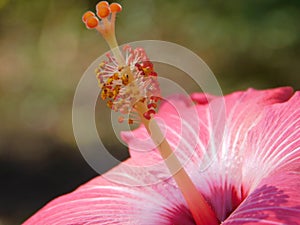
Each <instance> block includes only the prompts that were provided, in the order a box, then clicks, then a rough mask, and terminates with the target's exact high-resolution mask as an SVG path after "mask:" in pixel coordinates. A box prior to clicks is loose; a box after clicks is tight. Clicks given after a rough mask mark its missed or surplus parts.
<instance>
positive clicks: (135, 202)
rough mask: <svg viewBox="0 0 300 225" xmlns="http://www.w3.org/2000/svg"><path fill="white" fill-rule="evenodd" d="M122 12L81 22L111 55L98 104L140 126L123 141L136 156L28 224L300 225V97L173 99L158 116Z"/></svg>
mask: <svg viewBox="0 0 300 225" xmlns="http://www.w3.org/2000/svg"><path fill="white" fill-rule="evenodd" d="M121 9H122V8H121V6H120V5H119V4H116V3H112V4H111V5H109V4H108V3H107V2H100V3H98V5H97V15H98V17H99V18H101V22H99V20H98V18H97V17H96V16H95V14H94V13H92V12H90V11H89V12H87V13H86V14H84V16H83V21H84V22H85V24H86V26H87V27H88V28H91V29H96V30H98V31H99V32H100V33H101V34H102V35H103V36H104V38H105V39H106V41H107V42H108V44H109V46H110V47H111V48H112V53H113V55H108V60H107V61H103V62H102V63H101V64H100V65H99V68H98V69H97V70H96V74H97V79H98V82H99V86H100V88H101V98H102V99H103V100H105V101H106V102H107V105H108V107H110V108H111V109H112V110H114V111H118V112H120V113H121V114H125V115H126V114H132V113H133V114H136V117H134V118H137V117H138V118H139V119H138V120H137V119H133V118H128V120H127V122H128V123H129V124H132V123H135V122H142V125H141V126H140V127H139V128H138V129H136V130H134V131H133V132H131V131H128V132H123V133H122V138H123V139H124V141H125V142H127V144H128V146H129V151H130V155H131V157H130V158H129V159H128V160H126V161H124V162H123V163H121V164H120V165H118V166H116V167H115V168H113V169H112V170H110V171H108V172H107V173H105V174H103V175H101V176H98V177H96V178H94V179H93V180H91V181H90V182H88V183H86V184H84V185H82V186H81V187H79V188H78V189H76V190H75V191H74V192H72V193H70V194H67V195H64V196H61V197H59V198H57V199H55V200H53V201H52V202H50V203H48V204H47V205H46V206H45V207H44V208H42V209H41V210H40V211H38V212H37V213H36V214H35V215H33V216H32V217H31V218H29V219H28V220H27V221H25V223H24V224H25V225H30V224H35V225H36V224H37V225H38V224H43V225H44V224H49V225H50V224H51V225H53V224H78V225H79V224H119V225H126V224H133V225H135V224H136V225H154V224H155V225H203V224H210V225H215V224H287V225H290V224H300V218H299V216H298V215H299V214H300V195H299V192H298V190H299V188H300V179H299V178H300V169H299V168H300V132H299V131H300V92H296V93H294V92H293V90H292V89H291V88H289V87H284V88H277V89H272V90H264V91H257V90H254V89H249V90H247V91H241V92H235V93H233V94H230V95H227V96H225V97H223V96H219V97H218V96H211V95H207V94H203V93H195V94H193V95H191V97H185V96H182V95H175V96H173V97H170V98H168V99H165V100H164V101H163V103H162V105H161V107H160V109H159V110H157V102H158V101H159V100H160V99H161V97H160V92H159V85H158V81H157V74H156V73H155V72H154V67H153V64H152V63H151V62H150V61H149V59H148V57H147V55H146V53H145V52H144V51H143V50H142V49H135V50H134V49H132V48H130V47H126V49H125V52H126V56H125V57H123V55H122V53H121V52H120V50H119V49H118V47H117V46H118V45H117V42H116V39H115V36H114V21H115V16H116V13H117V12H120V11H121ZM191 100H192V101H191ZM219 103H222V104H221V105H220V108H219V111H217V112H212V108H214V107H212V106H216V105H218V104H219ZM222 105H224V107H221V106H222ZM214 109H215V108H214ZM157 111H158V112H157ZM119 121H120V122H124V121H125V119H124V117H123V116H122V117H120V119H119Z"/></svg>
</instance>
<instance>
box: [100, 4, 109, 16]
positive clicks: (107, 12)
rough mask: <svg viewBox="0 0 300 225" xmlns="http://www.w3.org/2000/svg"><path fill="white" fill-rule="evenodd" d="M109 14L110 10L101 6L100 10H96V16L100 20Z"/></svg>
mask: <svg viewBox="0 0 300 225" xmlns="http://www.w3.org/2000/svg"><path fill="white" fill-rule="evenodd" d="M109 14H110V8H109V7H107V6H102V7H100V8H98V9H97V15H98V16H99V17H100V18H105V17H107V16H108V15H109Z"/></svg>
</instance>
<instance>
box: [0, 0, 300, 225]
mask: <svg viewBox="0 0 300 225" xmlns="http://www.w3.org/2000/svg"><path fill="white" fill-rule="evenodd" d="M96 3H97V1H88V0H86V1H78V0H76V1H75V0H68V1H61V0H48V1H47V0H45V1H40V0H27V1H24V0H0V62H1V65H0V109H1V110H0V116H1V126H0V182H1V186H0V225H11V224H20V223H21V222H22V221H24V220H25V219H26V218H27V217H29V216H30V215H31V214H33V213H34V212H35V211H36V210H37V209H38V208H40V207H41V206H42V205H44V204H45V203H46V202H48V201H49V200H50V199H52V198H54V197H55V196H58V195H61V194H63V193H67V192H69V191H71V190H73V189H74V188H75V187H77V186H78V185H80V184H81V183H83V182H85V181H87V180H89V179H90V178H92V177H94V176H95V175H96V173H95V172H94V171H93V170H92V169H91V168H89V166H88V165H87V163H86V162H85V161H84V160H83V159H82V157H81V155H80V152H79V151H78V149H77V147H76V143H75V140H74V137H73V132H72V121H71V113H72V112H71V110H72V100H73V95H74V91H75V88H76V85H77V83H78V81H79V79H80V77H81V76H82V74H83V72H84V71H85V69H86V68H87V67H88V66H89V64H90V63H91V62H92V61H94V59H96V58H97V57H98V56H99V55H101V54H102V53H103V52H105V51H107V50H108V48H107V46H106V44H105V43H104V41H103V40H102V38H101V37H99V35H97V34H96V33H95V32H93V31H87V30H86V29H85V26H84V25H83V24H82V22H81V16H82V14H83V13H84V12H85V11H86V10H89V9H90V10H94V6H95V5H96ZM120 3H121V4H122V5H123V9H124V10H123V12H122V13H120V15H119V16H118V21H117V34H118V40H119V41H120V44H123V43H126V42H131V41H137V40H143V39H158V40H164V41H170V42H175V43H177V44H180V45H183V46H185V47H187V48H189V49H191V50H193V51H194V52H196V53H197V54H198V55H199V56H200V57H201V58H202V59H203V60H204V61H205V62H206V63H207V64H208V65H209V66H210V68H211V69H212V70H213V72H214V74H215V75H216V77H217V79H218V81H219V83H220V85H221V87H222V90H223V91H224V93H225V94H226V93H230V92H232V91H235V90H240V89H246V88H248V87H254V88H258V89H263V88H271V87H277V86H285V85H289V86H292V87H294V88H295V89H299V88H300V76H299V71H300V63H299V60H300V51H299V50H300V26H299V21H300V1H299V0H290V1H289V0H288V1H282V0H244V1H240V0H232V1H208V0H207V1H203V0H188V1H183V0H181V1H179V0H161V1H159V0H141V1H137V0H136V1H134V0H123V1H120ZM95 82H96V81H95ZM190 91H196V90H190ZM99 107H100V110H102V108H103V106H99ZM103 110H105V109H104V108H103ZM98 111H99V110H98ZM106 112H107V111H106ZM107 115H108V114H107ZM99 126H100V128H99V129H100V130H101V124H100V125H99ZM103 135H104V139H105V140H106V145H107V146H108V148H110V149H112V150H115V151H114V152H115V154H116V157H118V158H120V159H124V158H126V157H127V152H126V150H124V147H123V148H121V147H120V144H119V143H117V142H115V141H114V139H113V138H110V137H111V134H110V132H104V134H103ZM120 149H121V150H120Z"/></svg>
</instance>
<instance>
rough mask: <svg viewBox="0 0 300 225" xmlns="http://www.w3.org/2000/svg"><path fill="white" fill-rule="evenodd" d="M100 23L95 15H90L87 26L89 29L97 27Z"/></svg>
mask: <svg viewBox="0 0 300 225" xmlns="http://www.w3.org/2000/svg"><path fill="white" fill-rule="evenodd" d="M98 24H99V20H98V19H97V18H96V17H95V16H90V17H88V18H87V21H86V27H87V28H89V29H93V28H95V27H97V26H98Z"/></svg>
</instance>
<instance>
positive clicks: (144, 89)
mask: <svg viewBox="0 0 300 225" xmlns="http://www.w3.org/2000/svg"><path fill="white" fill-rule="evenodd" d="M121 10H122V7H121V6H120V5H119V4H117V3H112V4H110V5H109V4H108V2H106V1H101V2H99V3H98V4H97V6H96V11H97V16H98V18H100V19H101V21H99V19H98V18H97V17H96V15H95V14H94V13H93V12H91V11H88V12H86V13H85V14H84V15H83V17H82V20H83V22H84V23H85V24H86V26H87V28H88V29H96V30H97V31H98V32H99V33H100V34H101V35H102V36H103V37H104V39H105V40H106V42H107V43H108V45H109V47H110V48H111V51H112V55H110V54H108V55H107V60H106V61H103V62H102V63H101V64H100V65H99V67H98V68H97V69H96V74H97V79H98V83H99V86H100V88H101V98H102V99H103V100H105V101H106V103H107V105H108V107H110V108H111V109H112V110H114V111H118V112H120V113H121V114H124V115H125V114H128V113H130V112H133V113H134V114H136V115H137V118H139V119H132V118H129V119H128V123H129V124H132V123H134V122H135V121H136V122H138V121H140V122H142V123H143V124H144V126H145V128H146V129H147V131H148V133H149V135H150V136H151V138H152V140H153V142H154V144H156V146H157V149H158V151H159V152H160V154H161V156H162V158H163V159H164V161H165V164H166V166H167V167H168V169H169V171H170V173H171V174H172V176H173V178H174V180H175V181H176V183H177V186H178V188H179V189H180V191H181V193H182V195H183V197H184V198H185V200H186V203H187V205H188V208H189V210H190V212H191V214H192V216H193V218H194V220H195V222H196V224H197V225H204V224H210V225H215V224H219V221H218V219H217V217H216V215H215V213H214V211H213V210H212V209H211V206H210V205H209V204H208V203H207V201H206V200H205V198H204V197H203V196H202V194H201V193H200V192H199V191H198V190H197V188H196V186H195V185H194V184H193V182H192V180H191V179H190V178H189V176H188V175H187V173H186V171H185V170H184V168H183V166H182V165H181V164H180V162H179V160H178V158H177V157H176V156H175V154H174V153H173V151H172V149H171V147H170V145H169V143H168V141H167V140H166V139H165V137H164V136H163V133H162V132H161V130H160V128H159V126H158V125H157V123H156V121H155V118H154V115H155V109H156V108H157V101H158V100H159V99H160V90H159V85H158V82H157V74H156V72H155V71H154V68H153V64H152V63H151V62H150V60H149V59H148V57H147V55H146V53H145V51H144V50H143V49H141V48H137V49H132V48H131V47H129V46H126V47H125V48H124V51H125V57H124V56H123V54H122V52H121V51H120V49H119V47H118V44H117V40H116V37H115V19H116V13H118V12H120V11H121ZM123 121H124V117H120V118H119V122H123Z"/></svg>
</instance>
